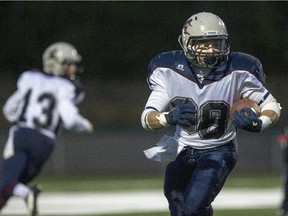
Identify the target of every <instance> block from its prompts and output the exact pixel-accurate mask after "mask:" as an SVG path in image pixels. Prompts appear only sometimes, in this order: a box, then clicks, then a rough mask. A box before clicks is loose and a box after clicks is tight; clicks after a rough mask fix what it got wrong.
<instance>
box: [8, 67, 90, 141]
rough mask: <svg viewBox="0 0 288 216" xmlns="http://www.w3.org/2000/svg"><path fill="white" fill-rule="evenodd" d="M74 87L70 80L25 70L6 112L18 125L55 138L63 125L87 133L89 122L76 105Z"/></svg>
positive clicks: (9, 118)
mask: <svg viewBox="0 0 288 216" xmlns="http://www.w3.org/2000/svg"><path fill="white" fill-rule="evenodd" d="M74 98H75V86H74V85H73V84H72V83H71V82H70V81H68V80H66V79H64V78H62V77H58V76H51V75H48V74H45V73H42V72H36V71H26V72H24V73H22V74H21V76H20V77H19V79H18V81H17V90H16V91H15V92H14V94H13V95H11V97H10V98H8V100H7V102H6V103H5V105H4V107H3V113H4V115H5V117H6V118H7V119H8V120H9V121H10V122H17V125H18V126H22V127H29V128H34V129H37V130H39V131H41V132H42V133H44V134H45V135H47V136H49V137H51V138H54V137H55V133H56V131H57V128H58V127H59V124H60V122H61V123H63V126H64V128H66V129H75V130H77V131H87V130H88V129H89V124H90V123H89V122H88V120H87V119H85V118H84V117H82V116H81V115H80V114H79V112H78V108H77V107H76V106H75V105H74V102H73V100H74Z"/></svg>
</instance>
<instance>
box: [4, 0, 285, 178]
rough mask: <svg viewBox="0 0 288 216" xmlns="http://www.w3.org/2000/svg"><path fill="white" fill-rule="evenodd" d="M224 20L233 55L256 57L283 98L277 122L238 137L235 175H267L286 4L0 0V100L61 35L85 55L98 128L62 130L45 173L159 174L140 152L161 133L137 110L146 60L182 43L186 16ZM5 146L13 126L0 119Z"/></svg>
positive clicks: (275, 158)
mask: <svg viewBox="0 0 288 216" xmlns="http://www.w3.org/2000/svg"><path fill="white" fill-rule="evenodd" d="M202 11H206V12H212V13H215V14H217V15H218V16H219V17H221V18H222V19H223V21H224V22H225V24H226V27H227V29H228V32H229V35H230V44H231V49H232V51H240V52H246V53H249V54H252V55H254V56H256V57H258V58H259V59H260V60H261V62H262V64H263V67H264V71H265V72H266V75H267V81H266V84H265V85H266V87H267V88H268V89H269V90H270V91H271V93H272V94H273V95H274V96H275V97H276V98H277V99H278V101H279V102H280V103H281V105H282V107H283V110H282V116H281V119H280V121H279V123H278V124H277V125H275V126H273V127H272V128H271V129H268V130H267V131H265V132H263V133H261V134H260V135H259V134H256V135H255V134H246V133H243V135H241V133H240V135H239V144H240V145H239V156H240V159H239V164H238V167H237V169H238V170H239V171H245V170H248V171H251V172H253V171H255V170H257V171H261V170H262V171H263V172H271V171H272V172H273V171H275V170H276V171H277V170H279V169H280V161H281V156H280V154H279V153H280V152H279V146H278V144H277V142H276V141H275V136H276V135H277V134H278V133H279V132H280V131H281V129H282V127H283V126H284V124H285V119H286V117H285V116H286V107H287V102H288V101H287V90H288V89H287V80H288V79H287V60H286V59H287V57H288V51H287V45H288V37H287V33H288V24H287V21H288V18H287V11H288V2H283V1H279V2H272V1H271V2H270V1H264V2H262V1H255V2H246V1H244V2H237V1H228V2H221V1H185V2H178V1H175V2H170V1H167V2H165V1H159V2H152V1H144V2H141V1H134V2H129V1H128V2H124V1H123V2H122V1H121V2H117V1H106V2H105V1H87V2H82V1H81V2H80V1H79V2H77V1H71V2H61V1H51V2H41V1H40V2H30V1H27V2H0V44H1V50H0V73H1V79H0V88H1V94H0V106H3V104H4V102H5V100H6V99H7V98H8V96H9V95H10V94H11V93H12V92H13V91H14V90H15V88H16V80H17V78H18V76H19V74H20V73H21V72H23V71H24V70H27V69H31V68H39V69H42V59H41V58H42V53H43V51H44V50H45V48H46V47H47V46H49V45H50V44H51V43H54V42H57V41H66V42H69V43H71V44H73V45H74V46H75V47H76V48H77V49H78V51H79V53H80V54H81V55H82V57H83V61H82V64H83V66H84V67H85V73H84V74H83V75H82V81H83V84H84V86H85V89H86V94H87V95H86V99H85V101H84V102H83V103H82V104H81V105H80V110H81V113H82V114H83V115H84V116H86V117H88V118H89V119H90V120H91V121H92V122H93V123H94V125H95V129H96V130H95V133H94V134H93V135H79V136H78V135H75V134H71V133H67V132H64V134H63V136H62V137H60V141H59V146H57V147H58V148H57V149H56V152H55V154H54V155H53V157H52V158H51V160H50V162H49V163H48V165H47V167H46V168H45V169H46V170H45V172H47V173H48V174H63V173H65V174H66V173H67V174H70V173H72V174H74V173H78V174H79V173H80V174H83V173H86V174H99V173H101V174H104V173H105V174H106V173H108V174H109V173H132V174H133V173H135V174H136V173H140V172H141V173H146V172H148V173H156V172H158V171H159V169H160V170H162V165H159V164H158V163H154V162H152V161H148V160H146V159H145V157H144V155H143V154H142V151H143V150H144V149H146V148H149V147H152V146H153V145H154V144H155V143H156V142H157V141H158V139H159V138H160V137H161V136H162V135H163V134H164V133H166V132H167V133H168V132H171V131H172V129H173V128H172V129H171V128H170V129H168V130H167V131H163V132H160V133H159V134H158V133H153V132H146V131H144V129H142V128H141V124H140V115H141V112H142V110H143V107H144V105H145V103H146V100H147V98H148V96H149V94H150V90H149V89H148V86H147V84H146V76H147V66H148V63H149V61H150V59H151V58H152V57H153V56H155V55H157V54H159V53H160V52H163V51H168V50H174V49H180V46H179V44H178V41H177V39H178V36H179V34H180V33H181V30H182V26H183V24H184V23H185V21H186V20H187V19H188V18H189V17H190V16H191V15H193V14H195V13H198V12H202ZM0 125H1V126H2V127H1V128H2V129H1V132H0V139H1V146H2V147H3V145H4V144H5V140H6V137H7V134H8V126H10V125H9V124H8V123H7V121H6V120H5V119H4V116H3V115H0Z"/></svg>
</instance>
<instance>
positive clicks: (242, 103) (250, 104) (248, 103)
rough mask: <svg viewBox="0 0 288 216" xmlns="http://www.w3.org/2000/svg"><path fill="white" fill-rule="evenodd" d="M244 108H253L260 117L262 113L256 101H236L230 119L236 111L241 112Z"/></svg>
mask: <svg viewBox="0 0 288 216" xmlns="http://www.w3.org/2000/svg"><path fill="white" fill-rule="evenodd" d="M244 107H247V108H253V110H254V111H255V112H256V114H257V116H260V113H261V112H260V108H259V106H258V105H257V103H256V102H255V101H253V100H250V99H241V100H238V101H236V102H235V103H234V104H233V105H232V107H231V109H230V118H231V119H232V115H233V112H234V111H235V110H237V111H239V110H241V109H242V108H244Z"/></svg>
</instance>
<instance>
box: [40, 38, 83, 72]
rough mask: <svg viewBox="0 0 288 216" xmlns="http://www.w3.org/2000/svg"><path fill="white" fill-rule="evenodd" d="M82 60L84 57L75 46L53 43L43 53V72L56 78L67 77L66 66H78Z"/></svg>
mask: <svg viewBox="0 0 288 216" xmlns="http://www.w3.org/2000/svg"><path fill="white" fill-rule="evenodd" d="M81 59H82V57H81V56H80V55H79V54H78V52H77V50H76V48H75V47H74V46H73V45H71V44H69V43H66V42H57V43H53V44H51V45H50V46H49V47H47V48H46V50H45V51H44V53H43V56H42V61H43V71H44V72H46V73H48V74H52V75H56V76H64V75H66V68H65V65H71V64H73V65H74V64H75V65H77V64H78V63H80V61H81Z"/></svg>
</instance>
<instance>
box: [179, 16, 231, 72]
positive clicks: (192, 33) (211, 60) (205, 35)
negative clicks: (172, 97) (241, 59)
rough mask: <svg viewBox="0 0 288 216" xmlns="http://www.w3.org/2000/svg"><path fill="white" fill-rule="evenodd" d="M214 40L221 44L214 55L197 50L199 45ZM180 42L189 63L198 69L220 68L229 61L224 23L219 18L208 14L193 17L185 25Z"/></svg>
mask: <svg viewBox="0 0 288 216" xmlns="http://www.w3.org/2000/svg"><path fill="white" fill-rule="evenodd" d="M214 40H215V42H217V43H218V44H219V45H218V47H219V49H218V50H217V51H214V52H213V53H209V54H207V53H205V52H204V53H203V52H202V50H200V51H199V49H197V50H196V49H195V44H197V43H201V42H205V41H214ZM178 41H179V43H180V45H181V47H182V48H183V50H184V53H185V56H186V57H187V59H188V61H189V62H191V64H192V66H196V67H205V68H217V67H220V66H222V65H223V64H224V63H225V62H226V61H227V59H228V54H229V52H230V46H229V43H228V33H227V29H226V26H225V24H224V22H223V21H222V20H221V19H220V18H219V17H218V16H216V15H214V14H212V13H208V12H202V13H198V14H195V15H193V16H191V17H190V18H189V19H188V20H187V21H186V23H185V24H184V26H183V29H182V34H181V35H180V36H179V40H178Z"/></svg>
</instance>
